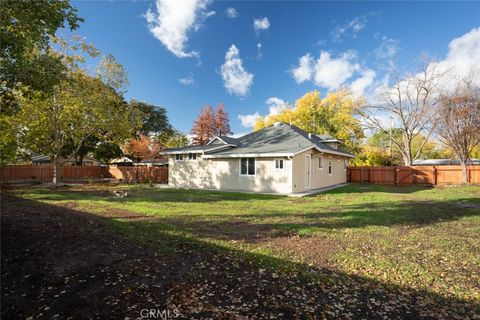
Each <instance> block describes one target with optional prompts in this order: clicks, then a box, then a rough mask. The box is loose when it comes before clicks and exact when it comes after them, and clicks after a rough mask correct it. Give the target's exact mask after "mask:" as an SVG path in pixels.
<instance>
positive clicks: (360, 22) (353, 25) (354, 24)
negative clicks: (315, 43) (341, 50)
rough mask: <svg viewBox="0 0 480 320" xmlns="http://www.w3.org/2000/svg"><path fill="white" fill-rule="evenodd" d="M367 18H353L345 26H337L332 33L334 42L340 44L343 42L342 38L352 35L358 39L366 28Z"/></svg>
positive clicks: (364, 16)
mask: <svg viewBox="0 0 480 320" xmlns="http://www.w3.org/2000/svg"><path fill="white" fill-rule="evenodd" d="M367 21H368V19H367V16H366V15H363V16H359V17H356V18H353V19H352V20H350V21H348V22H347V23H345V24H343V25H339V26H337V27H336V28H335V29H334V30H333V31H332V32H331V33H330V35H331V37H332V40H333V41H336V42H339V41H341V40H342V37H343V36H345V35H347V34H349V33H351V34H352V36H353V37H354V38H356V37H357V34H358V33H359V32H360V31H362V30H363V28H365V26H366V25H367Z"/></svg>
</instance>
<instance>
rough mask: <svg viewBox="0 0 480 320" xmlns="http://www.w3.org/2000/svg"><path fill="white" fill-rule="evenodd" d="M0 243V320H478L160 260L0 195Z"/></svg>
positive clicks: (372, 296) (315, 280)
mask: <svg viewBox="0 0 480 320" xmlns="http://www.w3.org/2000/svg"><path fill="white" fill-rule="evenodd" d="M1 240H2V241H1V258H2V265H1V267H2V270H1V282H2V286H1V295H2V303H1V318H2V319H138V318H141V317H142V315H145V313H144V312H145V311H142V310H145V309H147V310H150V309H154V310H160V311H163V310H169V311H170V312H172V313H170V314H169V315H170V317H171V318H173V317H176V318H178V319H183V318H188V319H190V318H194V319H419V318H425V319H475V318H477V319H478V318H479V307H478V305H475V304H474V303H472V302H465V301H462V300H456V299H452V298H450V299H447V298H444V297H441V296H438V295H435V294H432V293H429V292H424V291H415V290H413V289H408V288H399V287H394V286H387V285H385V284H382V283H380V282H375V281H373V280H368V279H365V278H361V277H356V276H351V275H350V276H349V275H346V274H341V273H338V272H336V271H334V270H328V269H326V268H323V269H322V268H313V267H309V268H308V269H306V270H302V271H301V272H300V271H299V272H282V271H278V270H274V269H272V268H269V267H268V266H267V267H266V266H263V265H260V264H259V263H258V262H255V261H254V260H253V259H249V258H248V257H247V256H245V255H240V254H238V253H236V252H232V251H226V250H221V249H219V248H213V247H208V248H204V247H202V246H201V245H199V244H198V243H191V242H188V241H180V240H178V241H175V240H172V239H168V240H166V241H169V242H168V245H169V246H170V248H171V250H170V251H168V253H162V252H163V251H158V250H155V249H154V248H152V247H148V246H139V245H138V244H135V243H134V242H132V241H129V240H128V239H125V238H122V237H121V236H119V235H118V234H116V233H115V232H112V230H111V228H109V227H108V226H107V225H106V224H105V221H104V220H103V218H101V217H98V216H95V215H92V214H88V213H84V212H80V211H76V210H74V209H72V208H65V207H60V206H52V205H48V204H42V203H39V202H35V201H30V200H25V199H21V198H17V197H15V196H13V195H9V194H5V193H4V194H2V221H1ZM142 312H143V313H142ZM163 315H165V314H163Z"/></svg>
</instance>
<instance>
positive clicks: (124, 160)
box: [109, 157, 133, 167]
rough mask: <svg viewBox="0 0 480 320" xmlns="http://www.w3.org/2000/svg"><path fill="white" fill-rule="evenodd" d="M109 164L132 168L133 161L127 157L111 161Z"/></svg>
mask: <svg viewBox="0 0 480 320" xmlns="http://www.w3.org/2000/svg"><path fill="white" fill-rule="evenodd" d="M109 164H110V165H113V166H120V167H130V166H133V160H132V159H130V158H128V157H121V158H116V159H113V160H112V161H110V163H109Z"/></svg>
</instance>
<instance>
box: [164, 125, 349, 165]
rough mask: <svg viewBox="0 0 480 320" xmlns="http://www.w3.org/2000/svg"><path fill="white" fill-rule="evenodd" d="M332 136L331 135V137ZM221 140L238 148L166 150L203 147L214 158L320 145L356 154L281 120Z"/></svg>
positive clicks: (335, 151) (279, 152) (320, 146)
mask: <svg viewBox="0 0 480 320" xmlns="http://www.w3.org/2000/svg"><path fill="white" fill-rule="evenodd" d="M329 138H331V137H330V136H329ZM221 139H223V140H224V141H225V142H227V143H229V144H234V145H236V147H230V148H227V149H221V150H212V149H213V148H211V147H215V148H218V145H210V146H191V147H185V148H175V149H167V150H166V151H168V152H171V151H184V152H189V151H192V150H203V151H204V152H205V153H206V154H208V155H211V156H214V157H222V156H226V157H234V156H235V155H244V154H272V153H274V154H296V153H298V152H300V151H302V150H306V149H308V148H313V147H317V148H319V149H321V150H322V151H325V152H327V153H328V152H331V153H339V154H344V155H346V156H354V155H353V154H351V153H349V152H348V151H346V150H344V149H342V148H340V147H339V148H338V149H335V148H333V147H331V146H329V145H327V144H325V143H323V142H322V139H321V138H320V137H319V136H316V135H314V134H312V135H309V134H308V133H307V132H305V131H304V130H302V129H300V128H298V127H295V126H290V125H287V124H285V123H278V124H275V125H273V126H270V127H267V128H264V129H262V130H258V131H254V132H251V133H249V134H246V135H244V136H242V137H239V138H231V137H221ZM227 140H228V141H227ZM329 140H330V139H329Z"/></svg>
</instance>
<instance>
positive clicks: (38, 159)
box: [30, 154, 101, 166]
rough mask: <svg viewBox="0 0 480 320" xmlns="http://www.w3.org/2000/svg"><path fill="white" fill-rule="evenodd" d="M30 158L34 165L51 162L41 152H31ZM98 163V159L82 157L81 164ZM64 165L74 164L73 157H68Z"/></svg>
mask: <svg viewBox="0 0 480 320" xmlns="http://www.w3.org/2000/svg"><path fill="white" fill-rule="evenodd" d="M30 158H31V161H32V164H36V165H40V164H48V163H52V160H51V159H50V158H49V157H47V156H44V155H41V154H32V155H31V157H30ZM100 164H101V163H100V161H98V160H97V159H95V158H91V157H83V160H82V166H99V165H100ZM65 165H67V166H68V165H70V166H75V165H76V164H75V159H70V160H69V161H67V162H66V163H65Z"/></svg>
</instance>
